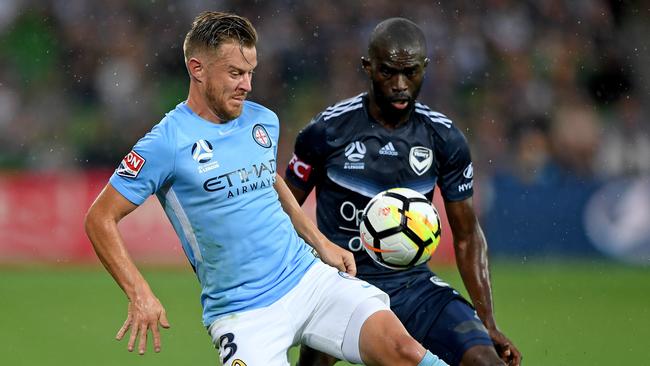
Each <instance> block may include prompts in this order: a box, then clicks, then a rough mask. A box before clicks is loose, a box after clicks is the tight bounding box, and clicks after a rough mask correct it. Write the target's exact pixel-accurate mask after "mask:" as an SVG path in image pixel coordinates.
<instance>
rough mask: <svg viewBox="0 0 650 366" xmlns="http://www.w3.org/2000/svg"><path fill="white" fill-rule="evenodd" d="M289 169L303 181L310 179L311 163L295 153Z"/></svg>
mask: <svg viewBox="0 0 650 366" xmlns="http://www.w3.org/2000/svg"><path fill="white" fill-rule="evenodd" d="M289 169H291V171H292V172H293V174H295V175H296V176H297V177H298V178H300V179H301V180H302V181H303V182H307V181H308V180H309V175H310V174H311V165H309V164H307V163H305V162H304V161H302V160H300V158H298V156H296V154H293V157H292V158H291V161H289Z"/></svg>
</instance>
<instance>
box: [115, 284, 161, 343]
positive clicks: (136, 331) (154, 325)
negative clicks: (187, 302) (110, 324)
mask: <svg viewBox="0 0 650 366" xmlns="http://www.w3.org/2000/svg"><path fill="white" fill-rule="evenodd" d="M158 324H160V326H162V327H163V328H165V329H167V328H169V321H168V320H167V314H166V313H165V309H164V308H163V306H162V304H161V303H160V301H159V300H158V299H157V298H156V297H155V296H153V295H151V296H148V297H145V298H143V299H138V300H135V301H129V307H128V316H127V318H126V321H125V322H124V325H122V328H120V330H118V331H117V334H116V335H115V339H117V340H118V341H119V340H121V339H122V338H124V335H125V334H126V332H127V331H128V330H129V329H131V336H130V337H129V343H128V346H127V349H128V350H129V352H133V349H134V348H135V342H136V339H138V338H139V342H138V353H139V354H141V355H143V354H144V352H145V349H146V348H147V335H148V333H149V330H151V333H153V348H154V351H156V352H160V329H159V328H158Z"/></svg>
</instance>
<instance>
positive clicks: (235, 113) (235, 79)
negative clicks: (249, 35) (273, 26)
mask: <svg viewBox="0 0 650 366" xmlns="http://www.w3.org/2000/svg"><path fill="white" fill-rule="evenodd" d="M216 55H217V56H216V57H214V58H213V60H212V61H211V62H209V63H208V66H207V80H206V86H205V98H206V100H207V103H208V105H209V107H210V109H212V111H213V112H214V113H215V114H216V115H217V116H218V117H219V118H220V119H221V120H223V121H230V120H233V119H235V118H237V117H239V115H240V114H241V112H242V108H243V106H244V100H245V99H246V96H247V94H248V93H249V92H250V91H251V90H252V89H253V88H252V79H253V69H255V67H256V66H257V51H256V49H255V47H241V46H240V45H239V44H238V43H235V42H228V43H225V44H222V45H221V46H219V48H218V49H217V51H216Z"/></svg>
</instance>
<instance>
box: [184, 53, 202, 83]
mask: <svg viewBox="0 0 650 366" xmlns="http://www.w3.org/2000/svg"><path fill="white" fill-rule="evenodd" d="M187 71H188V72H189V73H190V77H191V78H192V79H195V80H197V81H203V74H204V72H205V68H204V67H203V62H201V60H199V59H197V58H196V57H191V58H190V59H189V60H187Z"/></svg>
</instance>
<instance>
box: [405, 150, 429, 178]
mask: <svg viewBox="0 0 650 366" xmlns="http://www.w3.org/2000/svg"><path fill="white" fill-rule="evenodd" d="M432 163H433V151H432V150H431V149H428V148H426V147H424V146H415V147H412V148H411V153H410V154H409V165H411V169H413V171H414V172H415V174H417V175H422V174H424V173H426V172H427V171H428V170H429V168H431V164H432Z"/></svg>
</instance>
